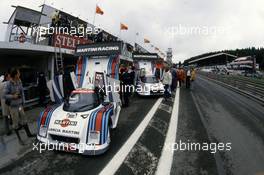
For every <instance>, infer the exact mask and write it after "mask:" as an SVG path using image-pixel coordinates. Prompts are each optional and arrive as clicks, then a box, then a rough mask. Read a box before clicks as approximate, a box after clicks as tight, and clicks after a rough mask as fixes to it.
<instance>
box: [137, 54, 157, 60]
mask: <svg viewBox="0 0 264 175" xmlns="http://www.w3.org/2000/svg"><path fill="white" fill-rule="evenodd" d="M133 59H135V60H142V59H144V60H153V59H154V60H158V59H159V56H158V54H156V53H134V54H133Z"/></svg>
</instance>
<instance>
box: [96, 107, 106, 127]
mask: <svg viewBox="0 0 264 175" xmlns="http://www.w3.org/2000/svg"><path fill="white" fill-rule="evenodd" d="M104 111H105V109H104V108H103V109H101V110H100V111H99V112H98V113H97V116H96V122H95V130H96V131H101V128H102V119H103V114H104Z"/></svg>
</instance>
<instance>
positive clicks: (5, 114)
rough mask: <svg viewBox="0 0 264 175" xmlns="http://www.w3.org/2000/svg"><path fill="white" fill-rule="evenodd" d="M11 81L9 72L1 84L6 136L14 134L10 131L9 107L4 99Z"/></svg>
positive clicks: (0, 92)
mask: <svg viewBox="0 0 264 175" xmlns="http://www.w3.org/2000/svg"><path fill="white" fill-rule="evenodd" d="M9 80H10V73H9V71H8V72H7V73H6V74H5V76H4V80H3V82H0V98H1V107H2V115H3V118H4V128H5V133H6V135H10V134H11V133H12V132H11V130H10V127H9V125H10V119H9V118H10V111H9V107H8V106H7V104H6V100H5V98H4V89H5V86H6V84H7V83H8V81H9Z"/></svg>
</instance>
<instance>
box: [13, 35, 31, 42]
mask: <svg viewBox="0 0 264 175" xmlns="http://www.w3.org/2000/svg"><path fill="white" fill-rule="evenodd" d="M10 42H19V43H32V42H33V41H32V37H31V36H27V35H24V34H23V33H21V34H19V35H11V38H10Z"/></svg>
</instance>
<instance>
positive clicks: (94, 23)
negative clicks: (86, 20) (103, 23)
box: [93, 3, 98, 27]
mask: <svg viewBox="0 0 264 175" xmlns="http://www.w3.org/2000/svg"><path fill="white" fill-rule="evenodd" d="M97 5H98V4H97V3H96V4H95V10H94V17H93V27H94V24H95V16H96V7H97Z"/></svg>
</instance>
